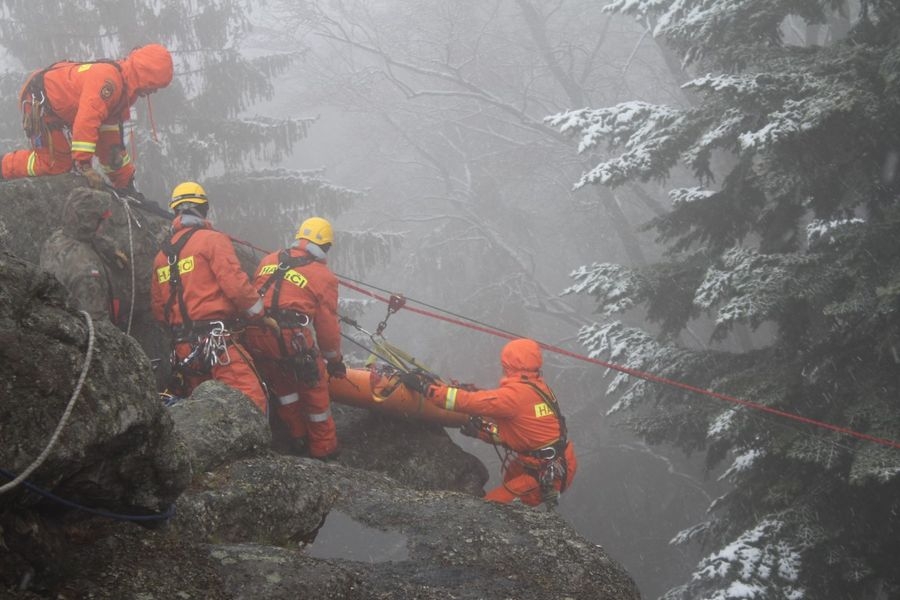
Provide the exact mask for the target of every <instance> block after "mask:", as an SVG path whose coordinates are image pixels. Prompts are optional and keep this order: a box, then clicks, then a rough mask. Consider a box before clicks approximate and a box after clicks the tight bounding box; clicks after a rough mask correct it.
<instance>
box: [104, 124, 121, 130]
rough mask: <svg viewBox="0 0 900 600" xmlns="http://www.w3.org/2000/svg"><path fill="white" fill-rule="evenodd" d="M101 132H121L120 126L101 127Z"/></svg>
mask: <svg viewBox="0 0 900 600" xmlns="http://www.w3.org/2000/svg"><path fill="white" fill-rule="evenodd" d="M100 131H119V126H118V125H101V126H100Z"/></svg>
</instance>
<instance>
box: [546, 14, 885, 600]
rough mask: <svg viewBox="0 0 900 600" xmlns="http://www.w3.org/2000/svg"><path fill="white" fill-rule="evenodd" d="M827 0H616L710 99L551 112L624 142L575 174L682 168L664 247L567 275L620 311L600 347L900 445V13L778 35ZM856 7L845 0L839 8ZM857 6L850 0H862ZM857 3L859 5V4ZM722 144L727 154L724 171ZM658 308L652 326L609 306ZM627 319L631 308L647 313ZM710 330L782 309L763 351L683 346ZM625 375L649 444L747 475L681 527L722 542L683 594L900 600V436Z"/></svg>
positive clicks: (622, 379) (663, 224) (600, 177)
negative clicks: (704, 514) (634, 324)
mask: <svg viewBox="0 0 900 600" xmlns="http://www.w3.org/2000/svg"><path fill="white" fill-rule="evenodd" d="M838 5H843V3H841V2H832V1H831V0H805V1H800V2H796V1H789V0H784V1H779V0H773V1H770V2H758V1H756V0H733V1H731V2H722V1H714V0H633V1H632V0H617V1H616V2H613V3H611V4H609V6H608V9H609V10H612V11H621V12H626V13H631V14H634V15H636V16H637V17H639V18H640V19H641V20H642V21H643V22H646V23H652V24H653V27H654V31H653V33H654V34H655V35H658V36H664V37H665V39H666V42H667V43H668V44H670V45H671V47H674V48H677V49H678V50H679V51H680V52H681V53H682V55H683V56H684V57H685V59H686V61H687V62H688V63H690V64H692V65H693V67H694V68H695V69H696V70H698V71H700V72H709V73H710V74H708V75H704V76H701V77H697V78H695V79H694V80H693V81H690V82H689V83H687V84H686V87H687V88H689V89H690V90H692V91H693V92H695V93H696V94H697V98H698V103H697V104H696V105H695V106H693V107H691V108H688V109H676V108H671V107H666V106H656V105H650V104H646V103H640V102H631V103H623V104H619V105H617V106H614V107H611V108H604V109H598V110H593V109H584V110H577V111H571V112H567V113H564V114H558V115H555V116H553V117H550V118H549V120H550V122H551V123H552V124H553V125H555V126H557V127H559V128H560V129H561V130H562V131H565V132H571V133H575V134H578V135H580V139H581V141H580V149H581V150H588V149H590V148H593V147H595V146H596V145H598V144H600V143H601V142H603V141H605V142H607V143H608V144H609V145H610V147H611V149H612V150H618V152H616V153H615V154H616V155H615V157H614V158H612V159H610V160H606V161H604V162H602V163H600V164H597V165H596V166H595V167H594V168H593V169H592V170H590V171H589V172H587V173H585V174H584V176H583V177H582V179H581V181H580V182H578V185H579V186H585V185H589V184H599V185H607V186H618V185H622V184H624V183H626V182H628V181H630V180H648V179H651V178H652V179H658V180H665V179H667V178H668V177H669V176H670V174H671V172H672V169H673V168H676V167H677V166H679V165H685V166H687V167H688V168H690V169H691V170H692V171H693V173H694V174H695V175H696V178H697V180H698V185H697V186H696V187H690V188H679V189H672V190H671V191H670V197H671V204H672V206H671V210H670V212H669V213H668V214H666V215H664V216H661V217H659V218H657V219H655V220H654V221H652V222H651V223H650V224H649V225H648V227H650V228H652V229H654V230H655V231H656V232H657V233H658V235H659V238H660V240H661V241H663V242H665V243H667V245H668V250H669V251H668V255H667V256H668V258H667V261H666V262H665V263H662V264H655V265H652V266H650V267H647V268H643V269H627V268H624V267H621V266H618V265H612V264H593V265H589V266H584V267H581V268H579V269H577V270H576V271H575V272H574V274H573V277H574V280H575V283H574V285H572V286H571V288H570V290H569V291H571V292H575V293H585V294H591V295H593V296H595V297H596V298H597V301H598V305H599V312H600V314H602V315H603V316H604V317H605V319H604V320H603V321H601V322H598V323H596V324H594V325H592V326H589V327H586V328H584V329H583V330H582V331H581V339H582V341H583V342H584V344H585V345H586V347H587V348H588V350H589V351H590V353H591V354H592V355H593V356H604V357H607V358H609V359H611V360H613V361H616V362H620V363H624V364H626V365H627V366H629V367H633V368H637V369H642V370H646V371H649V372H652V373H655V374H658V375H662V376H665V377H669V378H673V379H677V380H681V381H684V382H687V383H690V384H693V385H698V386H702V387H705V388H711V389H713V390H716V391H718V392H721V393H725V394H730V395H732V396H735V397H738V398H742V399H745V400H748V401H751V402H754V403H759V404H761V405H765V406H767V407H771V408H772V409H776V410H779V411H785V412H787V413H791V414H795V415H802V416H803V417H807V418H809V419H815V420H818V421H822V422H826V423H829V424H833V425H835V426H837V427H842V428H847V429H850V430H853V431H856V432H861V433H863V434H865V435H868V436H873V437H876V438H880V439H886V440H893V441H897V440H900V376H898V373H900V181H898V165H900V8H898V5H897V4H896V3H895V2H894V1H893V0H868V1H866V0H864V1H863V2H862V3H861V7H860V6H858V3H857V8H858V9H859V16H858V19H857V20H856V22H855V24H854V27H853V29H852V30H851V31H850V33H849V37H848V38H846V39H844V40H842V41H837V42H834V43H831V44H829V45H827V46H816V47H797V46H788V45H786V44H784V43H782V39H781V35H780V32H781V29H780V28H781V26H782V23H784V22H785V19H786V18H787V17H790V16H792V15H793V17H795V18H796V17H800V18H802V19H804V20H805V21H806V22H807V23H810V24H812V23H825V22H826V20H827V16H828V11H829V10H831V9H832V8H834V7H838ZM838 8H842V9H844V10H847V9H848V7H846V6H840V7H838ZM849 8H854V7H849ZM845 14H846V13H845ZM714 156H727V160H724V161H718V162H717V163H716V164H719V163H727V164H728V167H727V168H724V169H722V170H721V171H720V172H714V171H715V168H714V167H712V166H711V164H712V160H711V159H712V158H713V157H714ZM640 307H644V309H645V310H646V315H647V318H648V320H649V321H650V322H652V323H654V324H655V327H654V331H655V333H654V334H650V333H647V332H645V331H642V330H638V329H635V328H631V327H628V326H626V325H625V324H623V323H621V322H617V321H615V320H613V317H614V315H616V314H618V313H621V312H623V311H625V310H629V309H631V310H632V311H633V310H634V309H637V308H640ZM631 314H634V313H633V312H632V313H631ZM706 315H709V316H710V317H712V319H714V322H715V329H714V333H713V340H712V342H717V341H721V340H724V339H725V338H727V337H728V336H729V335H730V334H731V332H732V330H733V328H734V327H735V326H738V325H741V326H744V325H749V326H751V327H754V328H755V327H759V326H760V325H763V324H768V325H769V326H770V327H771V329H772V331H773V332H774V334H773V336H772V337H773V339H772V340H771V343H769V344H767V345H766V346H765V347H763V348H761V349H757V350H754V351H751V352H746V353H740V354H737V353H730V352H725V351H723V350H717V349H716V345H715V343H713V344H711V347H710V348H708V349H705V350H696V349H688V348H684V347H679V346H678V345H677V344H676V340H677V339H678V334H679V333H681V332H682V331H683V330H685V329H686V328H687V327H688V326H689V325H690V324H691V323H692V322H693V321H694V319H697V318H703V317H704V316H706ZM610 387H611V390H613V391H614V392H616V393H617V394H618V395H619V396H618V402H617V404H616V406H615V408H614V410H618V411H622V414H623V415H627V419H628V421H629V422H630V423H631V424H632V425H633V426H634V427H635V429H636V430H637V431H638V432H639V433H640V434H642V435H643V436H644V437H645V438H646V439H647V440H648V441H650V442H671V443H674V444H677V445H678V446H680V447H681V448H683V449H685V450H687V451H693V450H704V451H705V452H706V457H707V460H708V464H709V465H710V466H711V467H712V466H714V465H717V464H720V463H722V461H730V466H727V465H728V464H729V463H728V462H726V463H724V464H723V466H726V467H727V468H726V469H725V470H724V474H723V477H724V478H727V479H728V480H730V481H731V482H732V483H733V488H732V490H731V491H730V492H729V493H727V494H725V495H724V496H722V497H721V498H719V499H718V500H716V501H715V502H714V503H713V505H712V506H711V507H710V510H709V514H710V518H709V520H708V521H707V522H705V523H702V524H699V525H698V526H697V527H695V528H693V529H691V530H690V531H686V532H684V533H683V535H681V536H679V538H678V539H676V540H675V541H676V542H686V541H689V540H695V541H697V540H699V541H702V542H703V543H704V544H705V548H707V549H708V551H709V554H708V556H707V557H706V558H705V559H703V560H702V561H701V563H700V564H699V565H698V566H697V568H696V570H695V572H694V574H693V577H692V579H691V580H690V581H689V582H687V583H685V584H684V585H683V586H681V587H678V588H676V589H673V590H671V591H670V592H669V593H668V594H667V595H666V598H668V599H673V600H674V599H681V600H687V599H691V600H694V599H697V598H708V599H715V600H726V599H732V598H734V599H737V598H767V599H775V598H790V599H798V598H817V599H818V598H828V599H830V600H834V599H851V598H852V599H858V598H874V599H878V598H881V599H887V598H897V597H900V575H898V571H897V569H896V557H897V556H898V555H900V520H898V519H897V514H898V513H900V448H898V447H891V446H890V445H882V444H879V443H875V442H873V441H870V440H863V439H859V438H857V437H854V436H852V435H845V434H840V433H836V432H834V431H832V430H829V429H825V428H820V427H815V426H811V425H809V424H803V423H799V422H796V421H792V420H790V419H787V418H779V417H776V416H773V415H771V414H767V413H765V412H760V411H757V410H753V409H751V408H749V407H747V406H744V405H736V404H728V403H727V402H723V401H719V400H715V399H712V398H708V397H704V396H700V395H696V394H691V393H688V392H683V391H679V390H678V389H674V388H671V387H667V386H662V385H659V384H654V383H649V382H645V381H641V380H635V379H632V378H629V377H626V376H624V375H619V376H617V377H615V379H614V380H613V381H612V384H611V386H610Z"/></svg>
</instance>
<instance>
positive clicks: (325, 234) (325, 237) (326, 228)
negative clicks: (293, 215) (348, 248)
mask: <svg viewBox="0 0 900 600" xmlns="http://www.w3.org/2000/svg"><path fill="white" fill-rule="evenodd" d="M294 237H295V238H296V239H298V240H309V241H311V242H312V243H313V244H318V245H319V246H324V245H325V244H330V243H332V242H334V231H333V230H332V229H331V223H329V222H328V221H326V220H325V219H323V218H322V217H310V218H308V219H307V220H305V221H303V222H302V223H300V228H299V229H297V235H295V236H294Z"/></svg>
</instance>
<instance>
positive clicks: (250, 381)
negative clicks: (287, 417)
mask: <svg viewBox="0 0 900 600" xmlns="http://www.w3.org/2000/svg"><path fill="white" fill-rule="evenodd" d="M172 229H173V234H172V237H171V240H170V243H171V244H177V243H178V242H179V240H181V239H182V238H183V237H185V236H188V235H189V236H190V237H189V238H188V239H187V242H185V243H184V246H183V247H182V248H181V250H180V251H179V252H178V273H179V278H180V281H181V285H180V288H181V294H178V293H174V294H173V290H172V286H171V279H172V272H171V269H170V267H169V264H168V256H167V255H166V253H164V252H159V253H158V254H157V255H156V259H155V260H154V262H153V279H152V281H151V288H150V295H151V298H150V307H151V309H152V311H153V316H154V317H155V318H156V320H157V321H160V322H162V323H164V324H166V325H168V326H169V327H171V328H172V334H173V344H174V349H173V353H172V360H173V368H174V369H175V371H176V372H179V370H180V372H182V374H183V375H184V384H185V385H184V388H185V389H183V390H178V391H179V392H181V393H184V394H187V393H190V392H191V391H192V390H193V389H194V388H195V387H196V386H197V385H199V384H200V383H201V382H203V381H206V380H208V379H216V380H219V381H221V382H222V383H225V384H226V385H229V386H231V387H233V388H235V389H238V390H240V391H241V392H243V393H244V394H245V395H246V396H248V397H249V398H250V399H251V400H253V403H254V404H256V406H257V407H259V409H260V410H261V411H263V412H266V394H265V391H264V390H263V387H262V383H261V381H260V379H259V376H258V375H257V373H256V368H255V366H254V364H253V360H252V359H251V358H250V355H249V353H247V351H246V349H245V348H244V347H243V346H242V345H241V344H240V343H239V342H238V341H237V340H235V339H234V338H233V337H232V335H231V332H230V329H231V328H232V327H234V326H235V325H236V323H235V320H236V319H238V318H239V317H242V316H244V315H249V316H250V317H251V318H252V317H256V316H262V311H263V307H262V299H261V298H260V297H259V296H258V295H257V293H256V290H254V289H253V287H252V286H251V285H250V281H249V279H248V277H247V274H246V273H244V271H243V270H242V269H241V264H240V262H239V261H238V258H237V255H236V254H235V252H234V246H232V244H231V240H230V239H229V238H228V236H226V235H225V234H223V233H220V232H218V231H215V230H214V229H212V226H211V225H210V223H209V221H206V220H203V219H200V218H199V217H195V216H193V215H180V216H178V217H176V218H175V221H174V222H173V224H172ZM179 296H180V297H179ZM185 312H186V313H187V315H186V316H185V314H184V313H185ZM218 322H222V324H223V325H224V328H225V330H226V331H225V332H224V334H223V335H222V337H221V339H220V341H221V342H222V344H223V345H221V346H220V347H219V348H218V350H217V352H216V357H215V359H213V360H210V358H211V357H204V356H203V353H202V352H197V353H194V352H195V350H197V348H198V345H201V346H202V345H203V344H204V343H207V342H206V340H208V339H209V334H210V332H211V331H213V330H215V329H216V328H217V327H218ZM214 341H215V340H214ZM192 353H194V355H193V357H192ZM189 357H190V359H189ZM179 366H180V367H181V368H180V369H179Z"/></svg>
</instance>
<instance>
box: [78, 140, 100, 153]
mask: <svg viewBox="0 0 900 600" xmlns="http://www.w3.org/2000/svg"><path fill="white" fill-rule="evenodd" d="M96 150H97V144H95V143H94V142H76V141H75V140H72V152H90V153H91V154H93V153H94V152H95V151H96Z"/></svg>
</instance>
